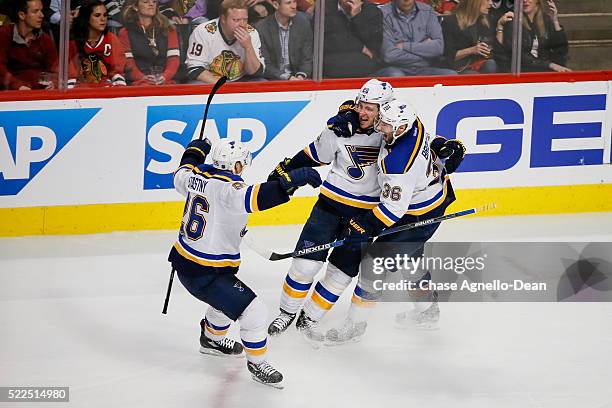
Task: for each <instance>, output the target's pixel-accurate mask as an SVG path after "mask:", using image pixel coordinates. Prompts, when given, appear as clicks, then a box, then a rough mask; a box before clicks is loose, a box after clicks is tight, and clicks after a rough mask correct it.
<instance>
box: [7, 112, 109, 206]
mask: <svg viewBox="0 0 612 408" xmlns="http://www.w3.org/2000/svg"><path fill="white" fill-rule="evenodd" d="M99 110H100V109H99V108H92V109H57V110H36V111H14V112H0V195H2V196H8V195H17V194H19V192H20V191H21V190H22V189H23V188H24V187H25V186H26V185H27V184H28V183H29V182H30V181H32V179H33V178H34V177H35V176H36V175H37V174H38V173H39V172H40V171H41V170H42V169H43V168H44V167H45V166H46V165H47V164H48V163H49V162H50V161H51V160H52V159H53V158H54V157H55V156H56V155H57V154H58V153H59V152H60V151H61V150H62V149H63V148H64V147H65V146H66V145H67V144H68V142H70V140H72V138H74V136H75V135H76V134H77V133H78V132H79V131H80V130H81V129H82V128H83V127H84V126H85V125H86V124H87V123H88V122H89V121H90V120H91V119H92V118H93V117H94V116H95V115H96V113H98V111H99Z"/></svg>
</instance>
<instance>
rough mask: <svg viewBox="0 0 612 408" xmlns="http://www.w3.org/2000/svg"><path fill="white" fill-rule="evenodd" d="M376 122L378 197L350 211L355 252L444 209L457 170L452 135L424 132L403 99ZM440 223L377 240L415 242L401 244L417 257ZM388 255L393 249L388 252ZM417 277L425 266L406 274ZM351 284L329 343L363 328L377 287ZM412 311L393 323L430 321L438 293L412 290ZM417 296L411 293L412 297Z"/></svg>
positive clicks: (349, 242) (459, 153) (423, 276)
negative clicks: (367, 207) (346, 307)
mask: <svg viewBox="0 0 612 408" xmlns="http://www.w3.org/2000/svg"><path fill="white" fill-rule="evenodd" d="M375 128H376V129H377V130H378V131H380V132H381V133H383V135H384V136H383V137H384V144H383V146H382V148H381V152H380V157H379V159H378V167H379V174H378V182H379V184H380V187H381V189H382V192H381V196H380V203H379V204H378V205H377V206H376V207H374V208H373V209H372V211H370V212H368V213H366V214H362V215H360V216H358V217H355V218H353V219H352V220H351V222H349V226H348V228H347V231H346V233H345V236H346V238H345V245H346V246H348V247H349V248H352V249H353V250H354V251H355V255H356V256H360V247H361V244H362V243H364V242H367V241H368V240H369V239H370V238H371V237H374V236H377V235H378V234H379V233H380V232H381V231H382V230H383V229H385V228H389V227H392V226H399V225H404V224H408V223H412V222H416V221H420V220H421V219H429V218H434V217H438V216H440V215H442V214H444V211H445V210H446V207H448V205H449V204H450V203H452V202H453V201H454V200H455V195H454V192H453V188H452V186H451V183H450V179H449V176H448V174H449V173H452V172H454V171H455V170H456V168H457V167H458V166H459V164H460V163H461V160H462V159H463V155H464V148H463V145H462V144H461V142H459V141H457V140H446V139H444V138H442V137H437V138H435V139H434V140H433V141H432V140H430V135H429V134H428V133H427V132H425V129H424V126H423V124H422V123H421V120H420V119H419V118H418V117H417V114H416V112H415V111H414V109H413V108H412V107H411V106H410V105H409V104H408V103H405V102H402V101H399V100H394V101H391V102H389V103H386V104H384V105H383V106H381V108H380V118H379V120H378V122H377V124H376V125H375ZM438 225H439V224H430V225H427V226H423V227H419V228H414V229H410V230H406V231H401V232H398V233H395V234H390V235H386V236H383V237H381V238H379V239H377V241H376V242H377V243H383V242H385V243H393V242H395V243H414V244H413V245H403V246H402V247H403V250H405V251H406V252H407V254H408V256H412V257H419V256H420V255H421V254H422V252H423V243H424V242H426V241H427V240H429V239H430V238H431V237H432V235H433V234H434V233H435V231H436V230H437V228H438ZM389 256H390V257H393V256H395V254H389ZM405 278H406V279H408V280H411V281H415V282H418V281H420V280H429V279H430V277H429V273H428V272H427V271H420V272H417V274H415V275H409V276H406V277H405ZM362 286H363V285H362V281H360V282H359V283H358V285H357V286H356V288H355V291H354V294H353V298H352V302H351V308H350V311H349V316H348V318H347V319H346V321H345V324H344V325H343V326H342V327H341V328H339V329H331V330H329V331H328V332H327V333H326V341H328V342H329V343H331V344H339V343H344V342H347V341H350V340H358V339H359V338H361V336H362V335H363V334H364V332H365V328H366V321H365V315H366V313H365V310H367V308H368V306H372V305H373V302H372V301H373V300H374V299H376V298H377V297H378V294H377V293H374V292H375V291H374V290H372V289H371V288H369V287H365V288H364V287H362ZM412 296H414V297H418V300H419V302H415V307H416V309H415V313H413V314H409V313H404V314H401V315H400V316H399V318H398V319H399V321H398V323H404V324H405V323H408V322H407V321H408V320H410V321H411V322H414V323H423V324H425V323H432V324H433V323H434V322H436V321H437V319H438V314H439V309H438V306H437V294H436V293H435V292H433V291H428V290H425V291H415V293H413V294H412ZM415 300H416V299H415Z"/></svg>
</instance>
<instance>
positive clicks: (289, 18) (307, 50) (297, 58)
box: [257, 0, 313, 80]
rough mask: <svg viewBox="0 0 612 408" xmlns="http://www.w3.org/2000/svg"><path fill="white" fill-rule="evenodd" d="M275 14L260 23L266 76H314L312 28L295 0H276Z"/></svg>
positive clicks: (287, 77)
mask: <svg viewBox="0 0 612 408" xmlns="http://www.w3.org/2000/svg"><path fill="white" fill-rule="evenodd" d="M272 5H273V7H274V8H275V10H276V11H275V12H274V14H271V15H269V16H268V17H267V18H265V19H264V20H263V21H261V22H260V23H259V24H258V25H257V31H258V32H259V36H260V37H261V49H262V52H263V56H264V60H265V62H266V69H265V70H264V77H265V78H267V79H289V80H295V79H297V80H299V79H306V78H311V77H312V41H313V40H312V28H311V27H310V22H309V21H308V18H307V17H306V16H305V15H304V14H303V13H301V14H297V2H296V0H273V1H272Z"/></svg>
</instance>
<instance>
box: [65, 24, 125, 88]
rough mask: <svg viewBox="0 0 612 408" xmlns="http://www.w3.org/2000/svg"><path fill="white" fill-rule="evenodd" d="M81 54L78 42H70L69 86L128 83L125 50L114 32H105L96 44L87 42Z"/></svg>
mask: <svg viewBox="0 0 612 408" xmlns="http://www.w3.org/2000/svg"><path fill="white" fill-rule="evenodd" d="M83 51H84V52H82V53H81V54H79V51H78V49H77V44H76V42H75V41H74V40H73V41H71V42H70V61H71V64H70V79H69V80H68V87H69V88H73V87H74V86H76V85H77V84H79V85H82V86H108V85H126V82H125V77H124V68H125V61H126V60H125V52H124V50H123V46H122V45H121V42H120V41H119V39H118V38H117V37H116V36H115V35H114V34H113V33H106V34H103V35H102V36H101V37H100V39H99V40H98V42H97V43H96V44H93V45H92V44H90V43H89V42H86V43H85V45H84V50H83Z"/></svg>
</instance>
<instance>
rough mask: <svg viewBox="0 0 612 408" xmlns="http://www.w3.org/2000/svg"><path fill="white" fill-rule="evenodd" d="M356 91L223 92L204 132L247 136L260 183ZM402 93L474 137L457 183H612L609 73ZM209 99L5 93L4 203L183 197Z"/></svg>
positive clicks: (442, 126) (436, 128) (426, 117)
mask: <svg viewBox="0 0 612 408" xmlns="http://www.w3.org/2000/svg"><path fill="white" fill-rule="evenodd" d="M356 91H357V90H356V89H355V90H342V91H316V92H315V91H312V92H308V91H304V92H291V93H286V92H268V93H265V94H264V93H262V94H257V93H251V94H219V95H217V96H216V97H215V99H214V101H213V104H212V105H211V108H210V111H209V115H208V121H207V123H206V126H205V131H204V134H205V136H206V137H208V138H209V139H210V140H212V141H213V142H214V141H216V140H219V139H221V138H231V139H235V140H241V141H243V142H245V143H246V144H247V146H248V147H249V149H250V150H251V151H252V153H253V156H254V162H253V166H252V167H251V168H249V169H248V171H247V173H245V179H246V181H248V182H256V181H261V180H264V179H265V178H266V177H267V175H268V173H269V172H270V171H271V170H272V169H273V168H274V166H275V164H276V163H277V162H278V161H280V160H281V159H283V158H284V157H291V156H292V155H294V154H295V153H296V152H297V151H299V150H300V149H302V148H303V147H304V146H306V145H307V144H308V143H309V142H311V141H312V140H313V139H314V138H316V136H317V135H318V133H319V132H320V131H321V130H322V129H323V128H324V126H325V122H326V120H327V119H328V118H329V117H330V116H332V115H333V114H334V113H335V111H336V109H337V107H338V105H339V104H340V103H341V102H342V101H344V100H346V99H351V98H353V97H354V96H355V94H356ZM396 95H397V97H398V98H401V99H405V100H406V101H408V102H410V103H411V104H412V105H413V106H414V107H415V108H416V110H417V112H418V113H419V115H420V117H421V118H422V121H423V123H424V124H425V127H426V130H427V131H428V132H429V133H431V134H438V135H441V136H444V137H447V138H459V139H461V140H462V141H463V142H464V144H465V145H466V148H467V151H468V154H467V155H466V158H465V160H464V162H463V164H462V166H461V168H460V170H459V171H458V173H456V174H455V175H453V180H454V184H455V186H456V188H457V189H462V188H495V187H520V186H552V185H576V184H609V183H612V167H611V166H610V161H611V156H612V149H611V139H612V123H611V122H612V107H611V106H610V105H611V102H610V101H611V92H610V83H609V82H606V81H599V82H598V81H595V82H577V83H544V84H542V83H540V84H499V85H478V86H434V87H430V88H425V87H423V88H402V89H396ZM205 99H206V97H205V96H201V95H200V96H197V95H196V96H173V97H165V96H157V97H130V98H114V99H85V100H61V101H30V102H4V103H0V207H3V208H17V207H30V206H47V205H80V204H104V203H132V202H158V201H173V200H179V199H180V197H179V196H178V194H177V193H176V192H174V190H173V186H172V173H173V171H174V170H175V169H176V167H177V166H178V163H179V161H180V157H181V154H182V152H183V149H184V147H185V146H186V145H187V144H188V143H189V141H190V140H192V139H194V138H196V137H197V136H198V135H199V133H200V128H201V126H202V115H203V112H204V103H203V101H204V100H205ZM321 171H322V173H323V174H324V173H325V171H326V169H325V168H323V169H321ZM300 193H301V194H305V195H315V194H316V191H314V190H312V189H311V190H308V189H304V190H303V191H300Z"/></svg>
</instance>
